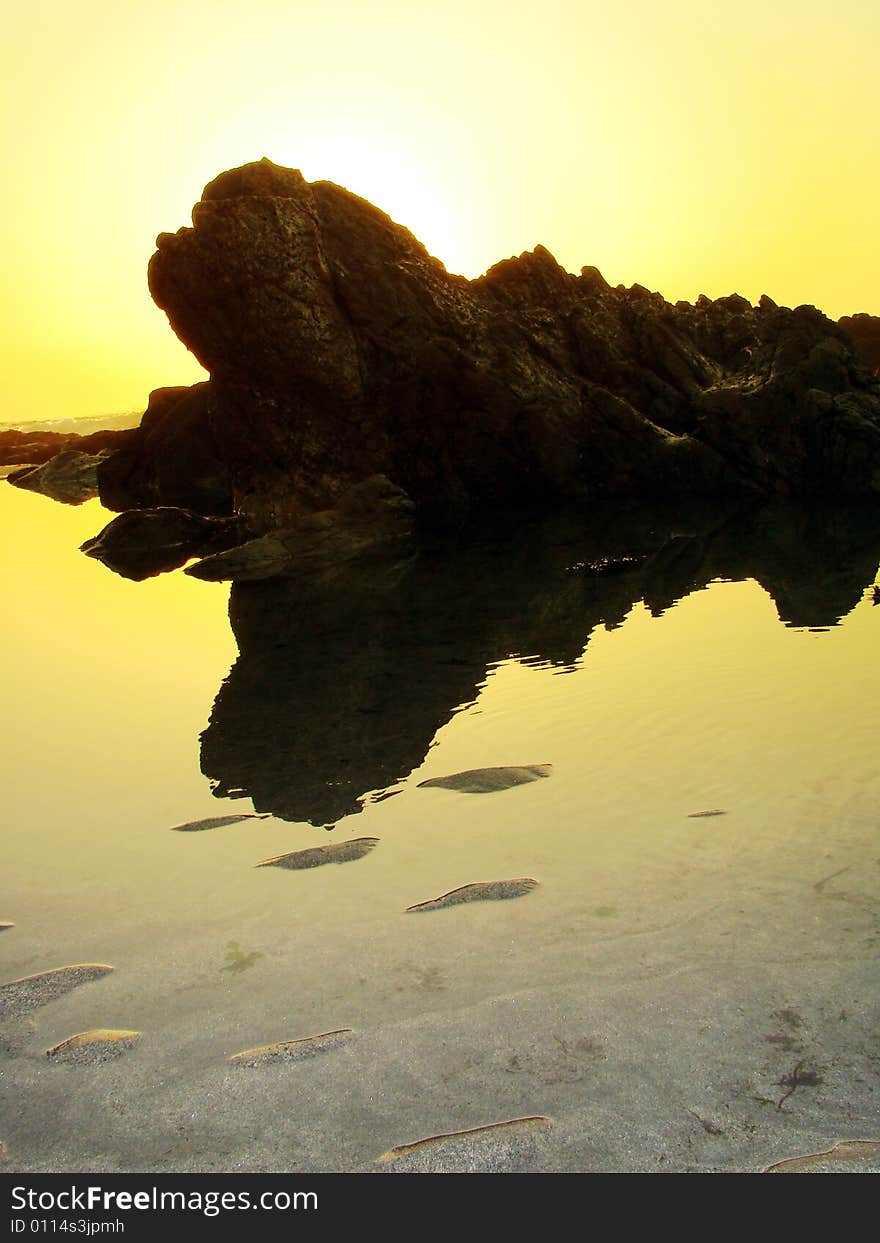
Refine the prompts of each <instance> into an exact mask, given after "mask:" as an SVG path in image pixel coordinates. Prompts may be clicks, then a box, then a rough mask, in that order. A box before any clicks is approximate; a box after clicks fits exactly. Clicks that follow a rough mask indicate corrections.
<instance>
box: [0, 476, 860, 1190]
mask: <svg viewBox="0 0 880 1243" xmlns="http://www.w3.org/2000/svg"><path fill="white" fill-rule="evenodd" d="M21 504H23V505H25V506H27V507H28V512H31V511H33V512H37V511H36V510H35V509H33V507H34V506H39V505H43V504H49V503H48V502H45V501H44V500H43V499H42V498H38V497H30V496H25V495H24V494H23V496H22V500H21ZM55 508H56V510H59V509H60V507H55ZM95 517H96V516H95V515H94V514H93V515H92V517H91V518H90V517H89V515H88V514H87V513H86V514H82V513H80V512H79V511H77V512H75V513H74V514H73V515H72V517H71V518H70V519H69V516H68V514H67V513H65V514H64V520H65V522H67V521H68V519H69V520H70V521H73V522H76V523H79V524H81V525H82V527H83V530H82V531H81V532H80V531H75V532H72V533H71V536H70V538H69V540H68V546H69V548H70V549H74V548H75V545H76V540H77V538H79V539H80V540H81V539H82V538H84V536H85V535H86V534H88V533H89V527H90V526H93V527H95V526H96V523H95ZM99 524H100V518H99V519H98V525H99ZM50 547H56V544H54V543H53V544H51V545H50ZM13 552H14V550H13ZM7 554H8V555H11V553H10V552H9V550H8V549H7ZM68 555H73V554H72V553H70V554H68ZM81 560H82V562H83V567H82V568H81V572H82V574H83V575H85V576H86V577H87V579H88V583H89V584H94V587H91V586H90V590H93V591H94V592H95V593H100V592H101V591H104V590H105V589H106V590H107V591H108V595H107V597H106V599H103V598H102V597H100V595H99V594H96V595H95V601H96V603H95V612H94V615H90V617H89V618H88V619H87V620H88V625H86V624H83V628H82V631H81V632H77V633H75V634H73V633H67V632H63V631H59V628H58V626H57V625H54V624H53V625H52V626H51V627H50V621H51V617H52V615H54V614H57V615H58V616H65V617H68V616H70V617H73V618H76V616H77V614H76V611H75V609H74V608H73V601H74V600H75V599H78V598H80V597H79V596H78V595H77V592H79V591H80V590H81V584H80V582H79V580H78V579H77V581H76V582H75V583H74V580H73V578H71V582H70V584H67V585H65V580H64V570H63V566H64V564H66V563H64V562H63V559H62V558H61V555H60V552H59V567H60V569H59V574H60V576H61V577H60V579H54V578H53V579H52V587H51V591H50V593H49V595H48V596H47V597H46V598H45V599H44V598H43V597H42V596H41V595H40V592H41V591H45V590H47V588H46V585H45V581H44V580H45V576H46V575H47V574H50V573H51V572H52V569H51V566H48V567H45V568H41V569H40V575H39V578H38V579H37V580H35V584H36V585H35V586H34V587H33V588H32V594H31V595H30V596H29V595H28V594H27V593H26V592H24V591H23V594H22V596H21V597H20V603H21V606H22V609H23V611H24V612H25V613H26V614H27V615H28V616H29V617H30V618H31V619H33V618H36V619H37V621H36V622H35V621H33V620H31V621H30V622H29V623H28V625H29V626H30V627H33V626H34V625H37V624H39V625H41V626H44V627H46V630H45V634H44V636H43V638H44V642H43V644H42V646H41V645H39V644H37V645H35V646H32V647H28V646H27V644H26V643H25V642H24V637H23V636H16V635H14V634H12V635H7V637H6V642H5V645H4V648H3V650H5V651H7V652H13V651H15V652H16V653H17V657H16V660H15V661H11V662H9V663H8V668H7V669H6V671H5V673H4V687H5V690H6V692H7V696H8V703H9V705H10V708H9V711H10V730H9V735H8V737H7V738H6V739H5V740H4V745H6V747H7V748H8V754H9V756H10V766H9V776H8V782H7V788H6V791H5V798H6V808H5V823H6V828H7V830H8V832H7V834H6V844H5V847H4V851H5V853H4V860H3V863H4V873H5V879H6V881H7V886H6V889H5V892H4V894H3V898H2V913H3V918H4V921H9V922H10V923H12V924H14V926H11V927H8V928H6V929H5V931H4V932H3V936H2V937H0V984H6V983H8V982H14V983H16V987H15V988H14V989H12V990H11V992H9V993H7V994H6V998H7V1001H8V1002H9V1003H10V1004H8V1005H7V1012H6V1015H5V1017H4V1018H3V1019H2V1020H0V1072H2V1077H0V1085H2V1086H0V1117H2V1129H0V1140H2V1145H0V1160H5V1163H4V1165H3V1169H4V1171H28V1172H38V1171H59V1172H61V1171H82V1172H89V1171H95V1172H113V1171H157V1172H162V1171H224V1172H225V1171H229V1172H237V1171H246V1170H253V1171H301V1172H321V1171H364V1172H395V1171H399V1172H405V1170H406V1169H407V1168H410V1169H412V1168H430V1169H437V1170H443V1169H450V1170H453V1169H458V1170H491V1171H498V1172H504V1171H542V1170H549V1171H575V1172H585V1171H640V1170H647V1171H663V1170H668V1171H707V1172H708V1171H713V1170H731V1171H760V1170H763V1169H765V1168H767V1167H770V1166H777V1167H778V1171H779V1172H785V1165H784V1163H787V1162H791V1161H799V1162H803V1161H806V1164H805V1165H803V1166H802V1167H801V1168H805V1169H809V1170H811V1171H815V1172H824V1171H826V1170H827V1171H829V1172H841V1171H845V1170H852V1171H868V1170H872V1171H877V1170H880V1159H878V1149H877V1147H876V1145H877V1144H878V1143H880V1082H878V1077H877V1032H878V1029H880V1009H878V1001H877V998H878V988H877V983H878V969H877V947H878V944H880V895H878V885H880V861H878V855H880V851H878V848H877V838H876V826H877V813H876V809H877V805H878V795H880V789H878V784H877V767H876V729H875V710H874V707H873V705H875V704H876V702H877V697H878V694H880V671H878V667H877V662H876V659H872V657H875V656H876V639H877V630H876V621H877V618H878V616H880V611H878V610H876V609H872V607H871V605H870V603H869V602H868V601H867V599H866V601H865V603H864V604H863V605H859V606H858V608H857V609H856V611H855V612H854V613H853V615H852V617H850V618H847V619H846V622H845V623H844V625H842V626H841V627H839V628H837V629H836V630H833V631H829V632H828V633H826V634H816V635H814V634H808V633H806V632H804V631H800V632H797V631H794V630H786V629H785V628H783V627H781V626H780V625H779V623H778V621H777V619H776V616H775V610H774V609H773V606H772V605H771V604H770V603H769V601H768V599H767V597H766V595H765V594H764V593H763V592H762V591H761V589H760V588H759V587H758V586H757V585H755V584H754V583H751V584H745V583H740V584H736V583H721V584H717V585H713V587H712V589H711V590H710V591H706V592H702V593H699V594H698V595H697V596H694V597H691V598H689V599H688V600H686V601H684V602H683V603H681V604H680V605H677V606H676V607H675V608H672V609H670V610H669V612H668V613H667V614H666V615H665V616H664V617H660V618H652V617H650V616H649V615H648V614H647V612H646V610H644V609H643V608H641V607H637V608H635V609H634V610H633V611H632V613H631V614H630V616H629V617H628V618H627V620H626V621H625V623H624V624H623V625H622V626H621V627H620V628H619V629H617V630H613V631H612V630H609V631H607V632H599V633H598V634H597V635H596V636H594V638H593V640H591V646H590V649H589V652H588V654H587V656H586V657H585V658H584V661H583V663H582V666H579V667H578V668H577V669H576V670H574V671H573V672H572V673H571V674H569V675H568V676H558V675H557V674H554V672H553V671H552V670H550V669H547V668H542V667H537V666H536V667H525V666H524V665H522V664H521V663H517V662H515V661H510V662H501V663H500V664H499V665H498V666H497V667H496V668H494V669H493V670H491V671H490V674H489V675H488V676H487V679H486V683H485V685H484V686H482V687H481V688H480V693H479V698H478V700H477V702H476V703H475V704H474V705H472V706H470V707H468V706H463V707H462V710H461V711H459V712H457V713H455V714H454V715H453V716H452V718H451V719H450V721H449V722H448V724H446V725H445V726H444V727H443V729H441V730H440V732H439V733H438V735H437V739H436V746H435V747H433V748H432V749H431V750H430V751H429V752H428V754H427V756H426V757H425V759H424V762H423V763H422V764H421V766H420V767H419V768H418V769H416V770H415V771H414V772H413V773H412V774H411V775H403V776H402V778H401V781H400V793H399V795H398V796H397V797H395V798H392V799H387V800H383V801H381V802H380V801H376V802H374V803H372V804H370V805H369V806H367V807H366V808H365V810H364V811H363V813H362V814H360V815H357V816H351V817H346V818H345V819H343V820H342V821H341V822H340V823H339V824H338V825H337V826H336V828H335V829H333V830H332V832H325V831H323V830H321V829H315V828H312V827H310V826H307V825H305V824H292V823H285V822H283V821H280V820H278V819H275V818H274V817H268V818H266V819H261V820H254V819H246V820H241V821H238V822H235V823H227V824H226V825H225V826H223V827H222V831H218V832H200V831H191V832H169V829H171V828H172V827H175V826H180V825H182V824H192V823H198V822H200V821H207V820H210V819H212V818H213V817H216V815H217V813H218V812H220V813H224V812H227V811H230V810H231V811H232V812H234V813H239V812H240V813H242V814H245V813H250V812H252V811H254V810H257V811H260V810H262V809H259V808H257V809H255V808H253V807H252V805H251V803H250V802H249V801H248V800H236V801H219V802H218V800H216V799H213V798H212V796H211V794H210V791H209V789H208V788H207V784H206V782H205V779H204V778H203V777H202V776H201V774H200V772H199V770H198V735H199V732H200V730H202V729H204V726H205V722H206V717H207V713H208V711H209V710H210V705H211V703H212V700H213V696H214V694H215V693H216V688H217V685H218V683H219V680H220V678H222V677H223V676H224V673H225V672H226V670H227V669H228V667H229V663H230V660H231V657H232V655H233V652H232V650H231V645H230V643H229V642H228V636H224V634H222V633H221V632H220V631H219V630H217V631H216V632H215V631H213V630H211V626H212V625H213V624H214V623H215V622H216V624H217V625H218V626H222V625H225V621H224V618H223V616H222V613H223V607H222V606H223V600H224V597H223V595H222V590H220V589H217V588H214V587H206V586H205V585H204V584H199V583H196V582H194V581H193V580H185V581H186V587H185V588H184V590H185V592H186V593H187V594H186V596H185V600H186V602H187V605H186V608H183V607H181V608H180V609H179V610H178V611H176V612H175V611H174V609H173V608H172V596H171V595H170V594H169V593H170V588H169V585H168V584H162V583H157V584H149V583H148V584H144V585H142V586H141V587H137V588H135V587H132V585H131V584H126V583H121V582H114V581H113V580H111V579H110V578H109V576H108V575H107V573H106V571H104V570H103V569H102V567H99V566H97V565H95V564H94V563H92V562H90V561H88V560H87V559H86V558H81ZM77 564H78V563H77ZM22 572H23V571H22ZM70 573H71V575H73V573H74V571H73V570H71V571H70ZM76 573H77V574H79V573H80V570H79V569H77V571H76ZM92 576H103V577H92ZM108 582H110V583H112V589H111V588H109V587H107V583H108ZM102 584H103V586H102ZM172 586H173V584H172ZM74 587H75V588H76V590H74ZM68 588H69V593H70V594H69V595H65V592H66V591H67V590H68ZM206 592H207V593H208V594H207V595H205V593H206ZM212 592H213V593H215V594H213V595H212V594H211V593H212ZM218 592H219V594H217V593H218ZM41 600H42V603H41ZM50 605H51V608H50ZM105 618H106V619H108V620H107V622H106V626H104V623H103V620H102V619H105ZM212 619H214V620H213V621H212ZM7 624H8V619H7ZM71 624H72V623H71ZM92 630H95V631H96V633H95V634H92ZM117 632H118V635H117V639H118V643H119V645H120V646H119V647H118V648H116V647H114V646H113V644H114V642H116V641H117V639H114V635H116V634H117ZM707 633H710V634H711V635H712V648H711V651H706V652H703V649H702V648H701V646H700V644H699V642H698V641H697V639H696V638H695V636H697V637H698V636H704V635H705V634H707ZM50 638H51V643H50V641H49V640H50ZM175 643H176V644H177V648H176V649H175V647H174V644H175ZM175 650H176V651H178V652H179V654H180V659H179V661H175V660H172V659H171V658H170V657H169V656H168V653H169V652H173V651H175ZM50 652H51V653H52V654H51V655H50V654H49V653H50ZM139 652H140V653H142V654H143V655H142V657H138V653H139ZM60 687H63V688H64V694H61V693H60V690H59V688H60ZM404 691H405V688H404ZM47 757H51V762H50V759H49V758H47ZM548 759H552V762H553V775H552V779H550V780H536V781H531V782H525V783H523V784H520V785H518V786H511V787H510V788H507V789H503V788H501V789H495V790H489V791H487V792H485V793H483V794H481V795H480V797H474V796H473V795H472V794H469V793H461V792H458V791H456V790H454V789H448V788H446V789H444V788H440V789H436V788H433V789H432V788H429V789H419V782H421V781H425V780H432V779H434V778H437V777H439V778H443V777H444V776H445V775H448V774H458V773H462V772H467V771H470V770H474V769H475V768H477V766H480V765H482V766H483V767H485V768H490V767H497V768H501V767H504V766H509V765H510V764H511V763H514V764H519V763H521V762H522V761H528V760H536V761H541V762H544V761H545V760H548ZM49 772H51V778H50V777H49V776H47V774H48V773H49ZM704 809H705V810H704ZM722 809H723V810H724V811H725V813H726V814H725V815H724V816H717V815H707V814H706V811H720V810H722ZM701 812H702V813H703V814H701V815H698V814H697V813H701ZM361 838H366V839H368V840H369V839H377V840H378V842H379V845H378V847H377V848H376V849H374V850H370V851H369V852H367V853H364V854H360V855H352V856H350V858H356V861H357V866H352V867H347V866H345V867H342V866H333V867H329V866H321V867H307V868H297V867H293V868H284V867H259V866H257V865H258V864H259V863H261V862H265V861H267V860H268V859H273V858H283V857H285V856H295V855H296V854H297V853H299V852H308V851H315V850H318V849H322V848H323V847H324V846H327V845H330V844H333V845H340V846H343V847H344V846H345V844H346V843H350V842H354V841H356V840H357V839H361ZM510 877H512V878H520V879H525V878H537V879H538V880H539V881H540V884H539V885H538V886H537V887H536V888H534V889H533V890H532V891H531V892H529V893H528V895H527V897H526V898H525V900H522V901H519V900H517V901H492V900H490V901H473V902H467V903H459V904H454V905H453V906H451V907H450V908H449V909H446V910H442V911H439V912H437V913H436V915H435V914H429V915H427V916H426V917H424V918H413V915H412V913H407V908H408V907H411V906H413V905H414V904H417V903H419V902H421V901H425V900H428V901H431V900H432V896H433V895H445V894H451V893H454V892H455V891H457V890H461V889H462V888H463V887H466V886H469V885H473V884H475V883H478V882H493V878H494V880H495V881H498V880H500V879H501V878H510ZM520 896H522V895H520ZM110 964H112V967H113V970H112V971H108V970H107V969H106V968H107V967H108V966H109V965H110ZM65 965H68V966H75V967H77V968H80V969H82V968H84V967H90V968H93V969H94V968H100V970H98V971H97V972H96V973H95V974H93V975H90V976H88V978H81V979H77V986H76V987H71V988H68V989H65V990H58V989H57V988H56V987H55V984H53V983H51V981H50V977H43V979H44V984H43V985H33V984H31V985H28V986H26V987H25V989H24V991H23V990H22V986H21V982H22V981H23V979H24V978H25V977H29V976H39V975H40V973H43V972H46V971H50V970H52V969H56V968H59V967H63V966H65ZM58 978H60V977H58ZM70 979H73V977H70ZM46 981H49V984H50V985H51V986H49V985H47V984H46ZM56 982H57V979H56ZM0 996H2V994H0ZM348 1029H350V1030H351V1031H352V1032H353V1033H354V1036H353V1037H352V1038H350V1039H345V1040H338V1041H333V1042H331V1044H330V1045H329V1046H328V1047H326V1048H322V1049H321V1050H320V1055H319V1056H310V1057H297V1056H288V1057H285V1056H267V1057H266V1058H265V1059H264V1060H263V1059H261V1060H260V1062H259V1064H258V1065H256V1066H253V1067H251V1066H248V1065H241V1064H236V1063H235V1062H232V1061H230V1059H231V1058H234V1057H235V1056H236V1055H239V1054H241V1053H242V1052H244V1053H249V1052H250V1053H253V1051H255V1050H260V1049H265V1048H267V1047H268V1048H272V1047H275V1048H278V1047H280V1046H284V1045H286V1044H290V1043H291V1042H294V1043H295V1042H296V1041H298V1040H302V1039H309V1038H310V1037H313V1036H314V1035H315V1034H317V1035H318V1036H319V1037H327V1036H333V1035H338V1034H339V1033H340V1032H341V1031H343V1030H348ZM96 1031H111V1032H116V1033H119V1032H124V1033H141V1035H140V1038H139V1039H137V1040H136V1041H135V1040H133V1041H132V1042H131V1043H130V1044H129V1045H127V1047H125V1048H124V1050H123V1051H122V1052H121V1054H120V1056H117V1057H113V1058H109V1059H100V1058H96V1059H95V1060H93V1061H90V1060H88V1059H86V1058H83V1059H74V1060H73V1061H65V1060H61V1059H59V1058H53V1057H47V1056H46V1055H47V1052H48V1051H50V1050H52V1049H55V1048H57V1047H58V1046H59V1045H60V1044H62V1043H63V1042H65V1041H67V1040H69V1039H70V1038H71V1036H72V1035H74V1034H76V1035H82V1034H84V1033H94V1032H96ZM98 1043H99V1044H100V1043H101V1042H100V1041H98ZM245 1060H247V1059H245ZM254 1060H256V1059H254ZM523 1119H539V1120H541V1119H549V1120H550V1121H549V1123H544V1122H538V1123H534V1124H532V1123H527V1124H523V1125H521V1126H520V1125H515V1126H503V1127H495V1126H494V1124H497V1123H516V1122H517V1120H523ZM485 1128H488V1129H485ZM457 1132H468V1133H470V1134H468V1135H464V1136H462V1135H455V1134H454V1133H457ZM441 1137H442V1138H441ZM426 1140H430V1141H433V1142H430V1143H427V1144H422V1143H421V1141H426ZM841 1143H842V1144H843V1146H840V1145H841ZM3 1145H5V1158H4V1157H3ZM394 1150H398V1153H399V1155H398V1156H397V1158H396V1159H392V1160H386V1161H381V1158H382V1157H383V1156H385V1155H387V1154H388V1153H389V1152H393V1151H394ZM788 1168H791V1166H789V1167H788Z"/></svg>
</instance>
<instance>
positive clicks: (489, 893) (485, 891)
mask: <svg viewBox="0 0 880 1243" xmlns="http://www.w3.org/2000/svg"><path fill="white" fill-rule="evenodd" d="M537 887H538V882H537V881H536V880H532V878H531V877H530V876H520V877H518V878H517V879H516V880H490V881H475V882H474V884H472V885H462V886H461V888H460V889H452V890H450V892H449V893H444V894H442V895H441V896H440V897H439V898H432V899H431V900H430V901H429V902H418V903H416V905H415V906H408V907H407V908H406V913H407V914H409V913H410V912H413V911H439V910H441V909H442V908H443V907H445V906H458V905H459V904H460V903H461V902H497V901H500V900H501V899H504V898H521V897H522V896H523V895H524V894H527V893H531V892H532V890H533V889H537Z"/></svg>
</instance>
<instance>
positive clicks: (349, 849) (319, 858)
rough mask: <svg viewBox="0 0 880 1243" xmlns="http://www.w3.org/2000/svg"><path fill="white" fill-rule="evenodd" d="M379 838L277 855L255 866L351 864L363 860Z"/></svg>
mask: <svg viewBox="0 0 880 1243" xmlns="http://www.w3.org/2000/svg"><path fill="white" fill-rule="evenodd" d="M378 842H379V838H378V837H355V838H352V840H351V841H350V842H334V843H332V844H331V845H329V846H311V847H309V849H308V850H294V851H292V852H291V853H290V854H288V855H275V857H274V858H272V859H263V861H262V862H261V863H256V864H254V866H255V867H258V868H293V869H295V870H301V869H303V868H317V867H321V866H322V865H323V864H324V863H351V862H352V861H353V860H354V859H363V857H364V855H368V854H369V853H370V851H371V850H372V849H373V848H374V847H375V846H376V845H377V844H378Z"/></svg>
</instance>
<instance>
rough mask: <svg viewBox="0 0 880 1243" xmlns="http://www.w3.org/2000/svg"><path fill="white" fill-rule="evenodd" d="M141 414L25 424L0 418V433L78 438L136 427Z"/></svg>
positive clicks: (38, 421)
mask: <svg viewBox="0 0 880 1243" xmlns="http://www.w3.org/2000/svg"><path fill="white" fill-rule="evenodd" d="M142 414H143V411H141V410H129V411H127V412H126V413H125V414H93V415H88V416H86V417H84V418H79V419H31V420H29V421H25V422H21V421H16V420H14V419H3V418H0V431H10V430H15V431H19V432H63V433H67V432H76V433H77V435H79V436H88V435H89V434H90V433H91V432H103V431H106V430H108V429H113V430H114V431H115V430H119V429H121V428H124V427H137V425H138V424H139V423H140V421H141V417H142Z"/></svg>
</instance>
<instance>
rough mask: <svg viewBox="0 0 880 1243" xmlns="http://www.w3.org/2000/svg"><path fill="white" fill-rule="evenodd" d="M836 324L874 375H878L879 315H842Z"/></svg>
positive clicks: (879, 367)
mask: <svg viewBox="0 0 880 1243" xmlns="http://www.w3.org/2000/svg"><path fill="white" fill-rule="evenodd" d="M837 322H838V324H839V325H840V327H841V328H842V329H843V330H844V332H845V333H846V334H847V335H848V336H850V337H851V338H852V340H853V341H854V342H855V344H856V347H857V349H858V351H859V353H860V354H861V356H862V358H863V359H864V360H865V362H866V363H867V364H868V366H869V367H870V368H871V369H872V371H873V372H874V374H875V375H880V315H865V314H859V315H844V316H843V318H842V319H839V320H838V321H837Z"/></svg>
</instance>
